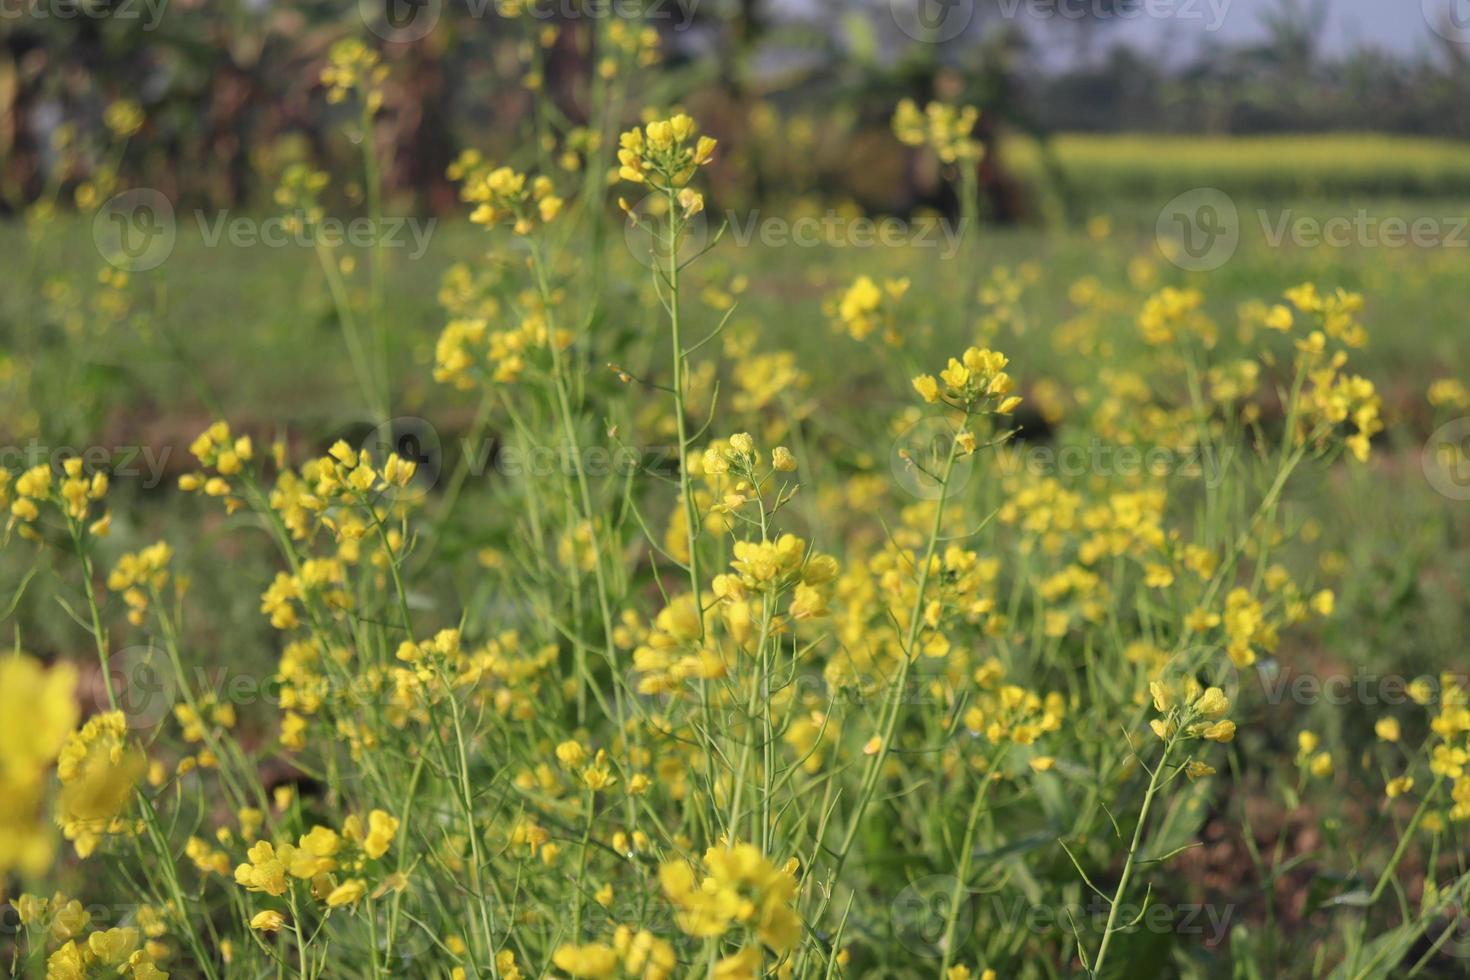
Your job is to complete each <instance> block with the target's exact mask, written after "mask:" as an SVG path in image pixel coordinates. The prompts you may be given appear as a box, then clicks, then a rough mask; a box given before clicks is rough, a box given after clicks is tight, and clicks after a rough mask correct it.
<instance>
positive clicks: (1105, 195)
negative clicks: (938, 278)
mask: <svg viewBox="0 0 1470 980" xmlns="http://www.w3.org/2000/svg"><path fill="white" fill-rule="evenodd" d="M1002 153H1003V157H1004V160H1005V162H1006V165H1007V166H1008V167H1010V168H1011V170H1012V171H1014V173H1015V174H1016V175H1017V177H1019V178H1020V179H1021V180H1022V181H1024V182H1025V183H1026V184H1027V185H1028V186H1030V187H1032V188H1038V187H1041V186H1043V185H1045V184H1046V183H1047V182H1048V181H1049V180H1051V179H1054V178H1055V176H1056V175H1061V176H1062V177H1063V178H1064V179H1065V181H1066V182H1067V183H1068V184H1069V185H1071V186H1072V187H1076V188H1079V189H1082V188H1085V193H1086V195H1087V196H1088V198H1089V199H1093V200H1096V199H1101V200H1103V201H1107V200H1112V199H1116V198H1125V199H1139V198H1142V199H1150V198H1153V199H1157V200H1161V201H1162V200H1167V199H1168V198H1169V197H1171V196H1173V195H1175V194H1178V193H1181V192H1183V191H1186V190H1189V189H1191V188H1195V187H1216V188H1219V189H1220V190H1223V191H1225V192H1226V193H1228V194H1232V195H1234V194H1239V195H1243V196H1246V197H1251V198H1263V199H1268V200H1275V201H1281V200H1303V199H1306V200H1311V199H1320V198H1353V199H1365V198H1366V199H1374V198H1382V197H1394V196H1403V197H1447V196H1454V195H1463V194H1467V193H1470V145H1466V144H1464V143H1460V142H1457V141H1453V140H1443V139H1425V138H1417V137H1403V136H1390V135H1384V134H1379V133H1331V134H1322V135H1283V136H1228V137H1226V136H1220V137H1215V136H1196V135H1182V136H1171V135H1161V134H1154V133H1148V134H1135V135H1127V134H1086V133H1063V134H1060V135H1057V136H1054V137H1051V138H1050V139H1048V140H1047V141H1046V142H1045V143H1044V144H1042V143H1038V142H1037V141H1036V140H1034V139H1031V138H1029V137H1025V136H1011V137H1008V138H1007V139H1006V140H1005V142H1004V144H1003V146H1002Z"/></svg>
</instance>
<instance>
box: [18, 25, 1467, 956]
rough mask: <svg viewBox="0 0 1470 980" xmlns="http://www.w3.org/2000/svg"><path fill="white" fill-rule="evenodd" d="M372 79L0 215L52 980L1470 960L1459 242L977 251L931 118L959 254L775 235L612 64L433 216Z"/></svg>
mask: <svg viewBox="0 0 1470 980" xmlns="http://www.w3.org/2000/svg"><path fill="white" fill-rule="evenodd" d="M615 41H616V44H615V48H614V50H615V52H616V58H617V59H618V61H617V63H616V64H614V65H613V66H612V68H610V69H609V70H608V71H607V72H606V73H605V76H606V78H607V79H616V78H620V77H622V76H620V75H619V71H631V70H632V69H633V68H634V67H635V66H637V65H638V64H640V63H641V62H644V61H646V60H647V58H648V57H649V55H650V50H649V49H650V46H651V43H652V42H651V41H650V40H649V39H648V38H647V37H645V36H643V35H639V34H636V33H627V34H618V35H617V37H616V39H615ZM391 81H392V80H391V78H390V75H389V71H388V68H387V67H386V66H385V65H384V64H383V63H382V62H381V61H380V60H379V59H378V56H377V55H376V54H375V52H374V51H373V50H372V49H370V48H367V47H365V46H363V45H361V44H359V43H356V42H350V41H349V42H340V43H339V44H337V45H336V46H335V47H333V48H332V50H331V55H330V58H329V60H328V63H327V65H326V67H325V68H324V69H323V71H322V74H321V84H322V88H323V91H324V93H325V97H326V98H327V99H329V100H330V101H331V102H332V103H333V104H334V105H339V106H341V107H343V109H344V115H343V119H344V120H345V121H344V122H343V124H342V125H343V128H344V131H345V132H347V133H348V135H349V136H350V137H352V138H353V141H354V142H355V143H357V144H359V145H360V146H361V147H362V159H361V166H360V169H359V170H358V171H356V172H354V173H351V174H333V175H328V174H327V173H325V172H321V171H318V170H316V169H314V168H312V167H311V166H309V165H307V164H305V163H296V164H292V165H289V166H285V167H283V168H281V171H280V173H279V179H278V184H279V186H278V188H277V189H276V191H275V195H274V204H275V206H276V208H278V209H279V215H272V214H265V213H255V212H250V213H245V212H242V213H241V214H239V215H234V216H230V215H216V214H211V215H204V214H203V213H199V212H195V213H190V212H187V211H185V210H183V209H180V210H179V211H178V212H177V213H175V212H174V211H173V210H172V209H169V211H168V213H167V215H165V214H164V213H163V211H162V210H160V209H159V208H158V207H157V206H156V205H154V204H151V203H144V202H148V201H149V200H150V199H148V198H145V197H139V196H138V195H139V194H140V193H153V194H156V193H157V192H156V191H150V190H148V189H146V188H142V189H140V188H130V187H126V186H123V185H122V184H120V183H119V182H118V181H117V180H116V178H115V174H109V173H108V172H107V171H106V170H105V169H104V170H103V171H102V172H101V175H100V176H98V177H94V178H93V179H92V180H90V181H89V182H87V183H86V184H84V185H82V186H80V187H78V188H75V189H74V191H72V192H70V193H69V194H68V197H69V198H70V200H67V201H62V200H61V195H60V193H59V189H53V191H56V193H53V194H52V195H51V197H50V198H48V199H47V200H45V201H43V202H42V203H41V204H38V205H33V206H32V207H31V208H30V210H29V211H28V212H27V214H26V218H25V221H24V222H23V223H20V222H17V223H16V224H14V225H10V226H5V227H3V228H0V241H3V247H4V249H5V254H6V255H7V256H23V257H24V258H23V260H21V261H17V262H15V263H13V266H12V270H11V271H12V278H11V284H10V286H9V287H8V289H7V291H6V293H5V295H4V296H0V338H3V340H4V344H5V347H4V349H3V351H0V406H3V411H0V435H3V437H4V440H5V442H6V445H7V448H6V449H5V453H6V455H5V458H4V459H0V467H3V468H0V505H3V508H4V513H5V516H4V518H3V521H4V539H3V542H4V543H3V549H0V568H3V570H4V576H3V579H0V582H3V588H0V613H3V617H4V622H3V626H4V628H5V635H6V641H7V643H8V644H9V645H10V647H11V650H10V651H9V652H8V653H7V654H5V655H4V656H3V657H0V895H3V897H4V898H5V899H6V900H7V901H8V902H9V905H8V906H7V907H6V909H5V915H4V919H3V931H0V954H3V957H0V961H3V962H4V963H5V965H6V966H7V967H8V969H9V970H10V971H11V973H12V975H16V976H33V975H34V976H47V977H54V978H61V980H67V978H82V977H89V978H100V977H104V976H119V975H121V976H125V977H132V978H138V980H146V978H156V977H162V976H165V975H171V976H176V977H207V978H212V980H220V978H235V977H239V978H246V977H250V978H254V977H267V976H305V977H385V976H408V977H436V978H437V977H495V978H503V980H513V978H520V977H543V976H544V977H638V978H648V980H656V978H664V977H695V976H698V977H718V978H730V980H733V978H740V977H763V976H777V977H935V976H938V977H944V978H947V980H973V978H982V977H983V978H1052V977H1071V976H1092V977H1152V976H1159V977H1191V978H1192V977H1243V978H1276V977H1298V976H1300V977H1308V976H1311V977H1317V976H1331V977H1336V978H1343V980H1359V978H1364V980H1366V978H1376V977H1388V976H1405V977H1407V976H1423V977H1441V976H1464V975H1466V972H1467V970H1470V922H1467V918H1466V903H1467V901H1470V837H1467V832H1470V744H1467V739H1470V696H1467V684H1470V680H1467V678H1466V677H1465V657H1464V636H1465V631H1466V627H1467V625H1470V605H1467V603H1466V597H1465V588H1464V583H1465V582H1466V581H1467V577H1466V576H1467V574H1470V555H1467V547H1466V541H1467V535H1470V520H1467V514H1470V511H1467V510H1466V500H1470V479H1467V477H1466V474H1467V473H1470V459H1467V458H1466V456H1467V452H1470V421H1467V419H1466V415H1467V412H1470V391H1467V389H1466V387H1465V385H1464V384H1462V380H1463V379H1465V377H1466V374H1467V372H1470V363H1467V360H1470V357H1467V354H1470V350H1467V348H1466V346H1465V343H1464V340H1463V334H1462V319H1463V310H1464V309H1465V304H1466V302H1467V301H1470V285H1467V280H1466V277H1465V275H1464V270H1463V254H1464V253H1461V252H1458V251H1456V250H1455V249H1456V248H1458V247H1460V246H1457V245H1455V244H1454V239H1455V237H1456V235H1457V232H1456V230H1455V228H1454V226H1453V222H1445V221H1442V220H1441V219H1439V218H1438V217H1437V216H1436V215H1434V214H1431V213H1428V212H1420V213H1409V214H1408V215H1407V217H1406V218H1405V217H1404V215H1405V212H1406V208H1405V207H1404V206H1403V205H1389V204H1385V205H1383V206H1382V208H1381V211H1382V214H1384V215H1387V216H1389V217H1394V218H1400V219H1402V220H1404V221H1405V222H1406V224H1412V222H1413V220H1414V219H1416V218H1423V219H1425V220H1431V221H1438V222H1439V223H1438V224H1436V225H1435V226H1434V227H1435V228H1436V229H1437V233H1438V236H1439V237H1438V239H1437V240H1436V241H1434V242H1431V243H1429V245H1428V247H1426V244H1425V243H1424V242H1412V243H1408V244H1406V245H1404V246H1394V245H1392V244H1385V241H1384V240H1383V239H1381V238H1364V237H1362V233H1361V231H1359V233H1358V234H1359V237H1358V238H1357V239H1355V240H1354V241H1351V242H1349V243H1347V244H1345V245H1342V246H1337V245H1332V244H1331V242H1330V240H1329V242H1328V244H1327V245H1322V244H1321V235H1320V234H1319V235H1318V239H1319V240H1318V243H1317V244H1315V245H1314V244H1312V242H1311V240H1310V238H1311V236H1310V234H1308V233H1309V232H1310V231H1311V224H1310V223H1311V222H1316V223H1317V226H1318V230H1319V232H1320V231H1321V226H1322V225H1323V224H1324V223H1325V224H1327V225H1328V226H1329V227H1330V221H1331V218H1330V217H1326V216H1323V215H1322V214H1320V213H1319V212H1317V211H1308V212H1304V213H1302V214H1294V213H1293V214H1288V215H1285V218H1284V220H1283V215H1282V213H1281V211H1280V209H1279V208H1277V209H1275V210H1273V211H1271V213H1269V214H1267V213H1266V212H1265V211H1262V212H1261V217H1260V223H1259V227H1258V230H1257V231H1256V232H1253V233H1250V234H1243V235H1241V236H1240V237H1241V239H1242V241H1241V242H1240V243H1239V246H1238V248H1236V247H1235V246H1232V247H1231V249H1230V254H1229V255H1225V256H1224V257H1223V259H1221V260H1220V261H1218V262H1215V261H1213V259H1211V260H1209V261H1204V260H1202V259H1201V254H1203V253H1200V252H1199V250H1197V249H1194V248H1193V247H1192V245H1193V243H1192V242H1191V241H1190V239H1189V238H1188V236H1186V237H1185V238H1184V239H1183V240H1182V241H1181V240H1178V239H1175V238H1173V237H1170V236H1169V235H1167V234H1164V233H1163V231H1161V229H1163V228H1164V227H1165V225H1166V224H1167V222H1165V221H1164V220H1163V218H1162V217H1161V218H1160V220H1159V221H1158V222H1155V220H1154V218H1155V216H1156V215H1157V214H1158V212H1157V208H1155V209H1154V210H1153V211H1151V212H1150V213H1149V215H1148V217H1147V218H1146V219H1145V220H1144V221H1142V222H1139V221H1137V220H1135V218H1134V217H1131V216H1130V215H1129V214H1126V213H1120V214H1118V215H1113V214H1110V213H1108V212H1107V211H1106V209H1105V208H1101V207H1100V208H1098V209H1097V211H1096V213H1095V214H1094V216H1093V217H1092V220H1091V221H1090V222H1088V224H1087V226H1086V228H1085V230H1079V231H1077V232H1068V233H1052V234H1043V233H1041V232H1038V231H1035V230H1027V229H1016V228H1005V229H1002V228H995V227H992V226H990V225H989V224H987V223H986V222H985V221H984V220H983V211H984V208H983V205H982V201H981V192H980V188H979V186H978V184H977V177H976V174H977V165H978V164H979V162H980V158H981V156H982V152H983V148H982V146H981V144H980V143H979V142H978V141H977V140H976V139H975V138H974V137H973V136H972V130H973V128H974V126H975V122H976V119H975V112H974V110H973V109H970V108H968V107H965V106H962V105H950V104H944V103H931V104H928V105H918V104H915V103H913V102H910V101H907V100H904V101H899V102H896V103H895V104H894V105H893V106H892V107H891V132H890V133H889V135H888V138H889V139H891V140H893V141H894V143H895V145H898V146H903V147H908V148H910V150H911V151H912V152H913V153H914V154H915V156H916V157H917V158H919V159H921V160H923V161H924V162H925V165H927V166H930V167H931V168H932V169H933V171H934V172H935V173H936V174H938V175H939V176H940V179H941V180H942V181H943V182H944V183H945V186H946V187H948V188H949V189H950V190H951V192H952V193H953V195H954V200H955V202H956V205H957V206H956V209H955V213H954V215H952V216H950V217H945V216H943V215H942V214H939V213H935V214H933V215H927V214H923V213H918V214H916V215H914V216H913V217H912V218H911V219H905V220H904V221H903V222H899V223H896V224H892V225H890V224H886V223H884V222H878V221H871V220H869V219H866V218H864V217H863V216H862V215H861V214H860V213H859V212H857V211H856V210H855V209H847V208H841V209H837V210H835V211H833V210H825V211H824V210H823V208H824V207H825V205H822V204H817V203H815V202H812V201H805V200H794V201H791V202H789V203H785V204H782V205H781V206H780V207H778V208H772V209H769V210H767V211H766V212H764V213H759V212H758V213H756V214H755V215H754V216H750V215H732V214H731V213H729V212H717V209H716V208H715V207H714V206H713V205H712V204H709V203H707V200H706V196H707V195H709V200H710V201H713V200H714V196H713V192H712V190H711V183H712V177H711V175H712V174H713V173H715V172H717V170H718V168H719V167H720V165H721V164H722V156H723V155H724V154H726V152H727V150H726V146H725V145H724V144H723V143H722V141H721V132H720V130H719V129H718V128H716V127H715V126H708V127H701V125H700V124H699V123H698V122H696V120H695V119H694V118H692V117H691V115H690V114H687V113H686V112H685V111H682V109H681V108H680V107H678V106H674V107H669V108H659V109H646V110H643V111H642V112H641V113H640V111H639V107H638V106H636V105H633V104H632V103H631V102H630V101H629V97H628V95H627V93H626V92H623V91H621V90H620V89H619V88H618V87H617V85H615V84H613V85H611V86H610V87H609V89H608V90H607V91H604V92H603V95H604V98H602V99H601V101H599V102H598V103H597V114H596V115H595V116H594V118H593V119H592V121H591V123H590V124H589V125H588V126H586V127H577V128H575V129H568V128H567V127H563V126H561V125H560V124H559V123H557V122H556V121H555V120H547V119H538V120H537V123H536V131H535V132H534V133H530V134H528V135H527V138H526V147H527V148H528V149H526V151H525V152H521V151H516V152H513V153H511V154H509V155H508V156H507V158H506V159H508V160H510V161H511V162H505V160H502V159H501V158H494V159H492V158H491V157H490V155H489V154H488V153H487V152H482V151H473V150H472V151H466V152H464V153H463V154H461V155H460V156H459V158H458V159H457V160H456V162H455V163H454V165H453V167H451V168H450V177H451V178H452V179H453V180H454V181H455V182H456V184H457V186H458V187H459V192H460V197H461V201H462V205H463V206H462V212H463V217H462V218H461V219H460V220H457V221H445V222H443V223H442V224H441V223H433V222H429V223H421V222H415V221H412V220H406V219H397V218H392V217H389V216H387V215H386V214H385V211H384V203H383V201H382V200H381V199H380V195H379V193H378V191H377V188H378V187H379V182H380V180H381V169H382V161H381V160H379V159H377V157H376V156H375V151H374V142H373V140H372V139H370V138H364V134H371V132H372V131H373V128H374V126H375V125H376V119H377V116H378V113H379V111H380V109H381V105H382V90H383V87H384V86H385V85H389V84H391ZM106 121H107V130H108V132H109V134H110V139H109V140H108V141H107V142H105V143H104V144H102V145H99V146H97V147H92V148H88V150H89V152H92V153H94V154H95V155H96V156H98V157H99V158H102V159H106V158H108V156H109V155H110V154H116V155H117V156H118V157H120V156H121V155H122V154H123V153H125V152H126V149H127V146H128V142H129V140H130V139H131V138H132V137H133V136H134V135H135V134H136V133H137V132H138V130H139V129H140V127H142V126H143V125H144V119H143V118H142V114H141V112H140V110H139V109H138V108H137V106H135V105H133V104H131V103H126V102H119V103H115V104H114V106H113V108H112V109H110V110H109V112H108V115H107V120H106ZM344 200H346V201H349V202H354V203H355V204H356V205H358V206H360V209H361V214H363V215H365V217H358V218H344V219H341V220H339V219H337V218H335V217H334V215H335V214H337V213H339V211H341V213H346V214H351V213H355V212H352V211H351V210H344V209H343V208H342V206H341V202H342V201H344ZM119 202H121V203H119ZM1230 203H1231V205H1232V207H1234V206H1235V205H1236V204H1237V203H1238V204H1239V205H1240V207H1239V208H1238V211H1239V213H1241V214H1243V215H1246V216H1247V217H1246V218H1245V219H1244V221H1243V222H1242V223H1243V224H1246V225H1253V223H1254V222H1255V220H1256V219H1255V217H1254V216H1255V214H1256V212H1255V211H1253V210H1252V209H1251V208H1250V207H1249V206H1248V205H1246V203H1245V202H1236V201H1231V202H1230ZM63 205H65V206H63ZM72 205H75V210H77V211H79V212H80V214H79V215H74V214H72V213H71V211H72V210H73V208H72ZM1319 207H1320V206H1319ZM1166 210H1167V209H1166ZM1200 213H1203V212H1200ZM1339 217H1341V216H1340V215H1339ZM465 219H467V220H465ZM1302 221H1306V222H1308V225H1305V226H1304V225H1302V224H1301V222H1302ZM242 222H243V223H242ZM363 222H365V223H366V224H365V225H363V224H361V223H363ZM362 227H365V228H366V229H367V232H368V234H367V235H366V238H365V244H364V243H363V242H362V241H359V240H358V239H357V237H356V236H355V232H354V229H361V228H362ZM1355 227H1357V228H1359V229H1361V228H1362V227H1363V226H1362V224H1361V222H1359V223H1358V224H1357V225H1356V226H1355ZM1376 227H1380V230H1382V222H1381V221H1380V222H1379V224H1378V225H1377V226H1376ZM1304 228H1305V231H1304V230H1303V229H1304ZM1272 229H1288V230H1287V231H1285V232H1283V235H1284V236H1285V237H1282V236H1277V237H1276V238H1274V239H1273V237H1272V235H1271V233H1270V232H1271V230H1272ZM1462 230H1463V229H1462ZM329 231H330V232H331V233H328V232H329ZM277 241H278V242H280V243H281V244H273V243H274V242H277ZM1214 247H1215V246H1214V243H1213V241H1212V242H1211V244H1210V248H1209V249H1206V252H1211V250H1213V249H1214ZM1220 254H1221V253H1218V252H1214V253H1213V255H1214V256H1215V257H1218V256H1219V255H1220Z"/></svg>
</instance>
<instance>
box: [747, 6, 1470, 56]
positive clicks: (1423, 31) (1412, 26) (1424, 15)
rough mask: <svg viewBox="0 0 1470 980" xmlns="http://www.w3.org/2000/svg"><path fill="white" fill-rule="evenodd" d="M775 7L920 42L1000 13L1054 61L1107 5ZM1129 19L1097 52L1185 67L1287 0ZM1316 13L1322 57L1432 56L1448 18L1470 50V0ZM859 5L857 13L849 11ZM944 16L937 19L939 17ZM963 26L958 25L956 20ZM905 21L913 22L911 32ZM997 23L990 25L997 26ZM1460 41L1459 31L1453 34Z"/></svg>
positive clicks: (1110, 21) (1134, 12) (1147, 9)
mask: <svg viewBox="0 0 1470 980" xmlns="http://www.w3.org/2000/svg"><path fill="white" fill-rule="evenodd" d="M770 2H771V3H772V6H773V7H774V8H775V9H777V10H781V11H784V12H785V13H786V14H788V15H795V16H796V17H798V18H802V17H811V16H813V15H816V16H818V17H819V18H820V17H821V16H822V15H823V14H826V15H831V14H833V13H837V12H839V11H842V10H844V8H845V9H846V10H847V11H848V12H852V11H853V7H855V6H862V7H866V8H867V9H868V10H869V11H870V12H872V14H874V15H876V16H879V17H882V16H883V15H884V14H885V13H888V14H891V15H892V16H893V19H894V22H895V23H896V24H897V25H898V26H899V28H900V29H901V30H902V32H903V33H905V34H908V35H909V36H910V37H914V36H915V31H916V30H917V28H916V27H915V25H914V23H913V16H914V11H916V10H917V9H919V5H926V4H927V5H929V6H927V7H925V8H924V9H926V10H928V11H930V12H931V17H936V16H937V17H941V18H945V20H944V23H946V24H955V25H957V26H958V25H960V24H964V25H967V26H968V28H969V30H968V31H961V30H956V31H955V32H954V33H953V34H951V35H948V36H952V37H953V36H960V35H961V34H962V33H969V32H972V31H973V30H975V29H976V28H978V27H979V26H980V25H981V24H983V23H986V21H985V19H984V17H983V15H982V16H979V17H977V16H976V14H975V11H976V10H977V9H985V8H998V9H999V10H1000V12H1001V13H1000V17H1001V19H1002V21H1012V22H1015V23H1018V24H1021V25H1022V26H1023V27H1025V28H1027V29H1028V33H1030V34H1031V35H1032V36H1033V38H1035V39H1036V40H1038V41H1040V42H1041V45H1042V47H1043V49H1044V50H1046V49H1050V50H1051V52H1052V53H1053V57H1052V58H1048V59H1047V60H1053V59H1054V58H1055V57H1057V56H1059V55H1060V54H1061V52H1063V51H1069V52H1075V50H1076V48H1075V44H1076V41H1075V39H1076V37H1077V35H1078V31H1077V23H1078V20H1079V16H1078V14H1079V12H1084V13H1085V11H1087V10H1089V9H1091V8H1092V7H1093V6H1094V5H1095V4H1099V3H1102V4H1104V5H1105V3H1106V0H861V2H860V3H853V0H770ZM1126 2H1127V3H1130V4H1131V5H1132V6H1131V7H1130V8H1128V9H1130V10H1131V15H1130V16H1126V17H1125V16H1119V15H1114V16H1112V17H1109V18H1104V19H1103V20H1102V21H1101V23H1102V24H1103V27H1102V28H1101V29H1100V30H1095V31H1094V33H1093V38H1094V46H1093V48H1092V50H1094V51H1097V50H1099V48H1101V49H1106V48H1109V47H1111V46H1112V45H1114V44H1117V43H1120V42H1122V43H1128V44H1132V45H1136V46H1138V47H1139V48H1141V49H1144V50H1147V51H1150V52H1158V51H1163V50H1165V49H1166V48H1171V49H1172V50H1173V52H1174V53H1175V54H1176V55H1178V56H1179V57H1180V58H1181V60H1182V59H1187V58H1188V57H1189V56H1190V55H1191V54H1193V52H1194V50H1195V49H1197V48H1198V47H1199V46H1201V45H1204V44H1209V43H1212V42H1213V43H1221V44H1226V45H1238V44H1240V43H1242V42H1246V43H1248V42H1250V41H1251V40H1254V39H1258V38H1264V37H1265V36H1266V30H1265V28H1263V27H1262V19H1263V17H1264V16H1266V15H1268V14H1269V13H1271V12H1272V11H1273V10H1276V9H1278V8H1279V7H1280V6H1281V3H1282V0H1126ZM1298 2H1299V3H1300V4H1301V5H1302V6H1304V7H1306V8H1307V9H1310V10H1316V9H1318V7H1319V6H1320V8H1321V9H1322V10H1323V11H1324V15H1323V18H1322V21H1323V22H1322V23H1321V25H1320V27H1319V30H1318V32H1317V36H1318V44H1319V47H1318V50H1319V51H1320V52H1321V53H1324V54H1327V55H1329V56H1332V55H1339V54H1342V53H1344V52H1348V51H1352V50H1356V49H1360V48H1365V47H1370V48H1378V49H1382V50H1385V51H1388V52H1391V53H1393V54H1399V55H1406V54H1414V53H1416V52H1422V51H1428V50H1431V49H1433V48H1435V47H1436V46H1437V45H1439V44H1442V41H1441V39H1440V38H1439V37H1436V32H1435V30H1434V29H1433V27H1432V26H1431V25H1432V24H1433V25H1439V26H1443V25H1444V24H1445V19H1444V17H1445V14H1447V13H1448V14H1450V15H1452V16H1453V17H1454V18H1456V20H1457V22H1458V24H1459V25H1460V30H1461V33H1460V34H1459V35H1458V41H1459V42H1461V43H1465V44H1470V0H1298ZM848 4H853V6H848ZM935 11H937V12H938V13H937V14H935V13H934V12H935ZM956 18H958V19H956ZM905 20H907V21H908V23H907V26H906V25H905ZM995 22H996V21H994V20H993V19H992V20H991V21H989V23H995ZM1450 33H1451V34H1452V35H1453V31H1450Z"/></svg>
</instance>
